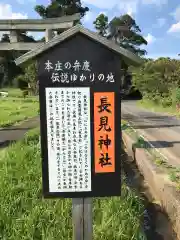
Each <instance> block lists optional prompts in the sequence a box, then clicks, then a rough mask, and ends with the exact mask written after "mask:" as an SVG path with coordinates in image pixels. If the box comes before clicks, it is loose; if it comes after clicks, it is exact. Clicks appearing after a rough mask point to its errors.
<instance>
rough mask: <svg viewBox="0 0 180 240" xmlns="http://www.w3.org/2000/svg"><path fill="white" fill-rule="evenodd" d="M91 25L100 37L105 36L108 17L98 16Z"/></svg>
mask: <svg viewBox="0 0 180 240" xmlns="http://www.w3.org/2000/svg"><path fill="white" fill-rule="evenodd" d="M93 24H94V26H95V28H96V30H97V31H98V33H99V34H100V35H101V36H105V35H106V34H107V29H108V17H107V16H106V15H104V14H103V13H102V14H100V15H99V16H98V17H97V18H96V20H95V21H94V22H93Z"/></svg>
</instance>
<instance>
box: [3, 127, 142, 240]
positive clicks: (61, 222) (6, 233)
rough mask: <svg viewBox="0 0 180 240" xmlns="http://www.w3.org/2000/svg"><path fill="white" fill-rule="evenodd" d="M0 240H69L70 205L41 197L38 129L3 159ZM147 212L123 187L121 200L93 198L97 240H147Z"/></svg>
mask: <svg viewBox="0 0 180 240" xmlns="http://www.w3.org/2000/svg"><path fill="white" fill-rule="evenodd" d="M0 179H1V181H0V189H1V191H0V206H1V207H0V239H8V240H19V239H36V240H42V239H44V240H52V239H61V240H64V239H66V240H68V239H69V240H70V239H72V217H71V216H72V215H71V214H72V213H71V201H70V200H68V199H67V200H63V199H57V200H47V199H46V200H44V199H43V198H42V181H41V159H40V144H39V129H35V130H31V131H30V132H29V133H28V134H26V136H25V138H24V139H23V140H22V141H20V142H18V143H16V144H13V145H12V146H10V147H8V148H6V150H3V154H0ZM143 211H144V207H143V204H142V201H141V199H140V198H139V197H138V196H136V194H135V193H134V192H133V191H132V190H130V189H129V188H128V187H127V186H126V185H125V183H124V182H123V187H122V196H121V197H114V198H102V199H98V198H97V199H94V222H93V227H94V237H93V239H95V240H101V239H103V240H109V239H117V240H130V239H132V240H140V239H141V240H143V239H145V238H144V237H143V235H142V232H141V229H140V222H141V217H142V214H143Z"/></svg>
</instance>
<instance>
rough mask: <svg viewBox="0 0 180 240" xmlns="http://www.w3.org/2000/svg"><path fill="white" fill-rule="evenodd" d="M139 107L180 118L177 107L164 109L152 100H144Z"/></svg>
mask: <svg viewBox="0 0 180 240" xmlns="http://www.w3.org/2000/svg"><path fill="white" fill-rule="evenodd" d="M137 105H138V106H139V107H142V108H146V109H150V110H151V111H153V112H161V113H164V112H165V113H168V114H170V115H175V116H177V117H180V112H177V111H176V107H173V106H170V107H163V106H162V105H158V104H155V103H154V102H153V101H151V100H147V99H142V100H140V101H138V103H137Z"/></svg>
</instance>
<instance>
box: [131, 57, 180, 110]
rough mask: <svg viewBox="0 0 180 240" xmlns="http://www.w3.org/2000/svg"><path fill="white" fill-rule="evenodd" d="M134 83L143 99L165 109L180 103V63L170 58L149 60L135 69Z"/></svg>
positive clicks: (133, 70)
mask: <svg viewBox="0 0 180 240" xmlns="http://www.w3.org/2000/svg"><path fill="white" fill-rule="evenodd" d="M132 72H133V74H132V75H133V78H132V82H133V85H134V87H135V88H136V89H138V90H139V91H140V92H141V93H142V95H143V98H146V99H148V100H151V101H153V102H154V103H155V104H161V105H162V106H163V107H169V106H174V105H176V104H178V103H180V87H179V86H180V61H179V60H175V59H170V58H159V59H157V60H149V61H147V62H146V63H144V64H143V65H142V66H141V67H139V68H133V69H132Z"/></svg>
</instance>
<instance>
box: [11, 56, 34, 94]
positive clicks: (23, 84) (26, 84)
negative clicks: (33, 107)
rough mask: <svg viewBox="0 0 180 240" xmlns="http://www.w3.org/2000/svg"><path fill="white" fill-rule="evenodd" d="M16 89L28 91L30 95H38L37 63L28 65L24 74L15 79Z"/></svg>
mask: <svg viewBox="0 0 180 240" xmlns="http://www.w3.org/2000/svg"><path fill="white" fill-rule="evenodd" d="M15 80H16V82H17V85H18V87H19V88H20V89H21V90H25V89H28V91H29V93H31V94H32V95H37V94H38V79H37V62H36V61H34V62H32V63H30V64H29V65H28V66H27V67H26V68H25V69H24V73H23V74H21V75H18V76H17V77H16V78H15Z"/></svg>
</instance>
